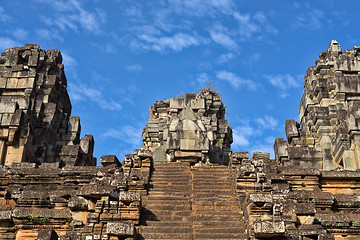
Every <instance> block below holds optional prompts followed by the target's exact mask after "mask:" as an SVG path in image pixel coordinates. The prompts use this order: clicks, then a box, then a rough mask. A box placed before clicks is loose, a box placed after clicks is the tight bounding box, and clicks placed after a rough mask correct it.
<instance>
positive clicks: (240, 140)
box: [232, 124, 258, 148]
mask: <svg viewBox="0 0 360 240" xmlns="http://www.w3.org/2000/svg"><path fill="white" fill-rule="evenodd" d="M257 133H258V132H257V131H256V130H255V129H254V128H253V127H251V126H249V125H248V124H245V125H243V126H239V127H235V128H233V144H232V146H233V147H235V148H237V147H241V146H248V145H249V144H250V140H249V139H250V137H252V136H254V135H256V134H257Z"/></svg>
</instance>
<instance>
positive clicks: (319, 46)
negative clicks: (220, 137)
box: [0, 0, 360, 160]
mask: <svg viewBox="0 0 360 240" xmlns="http://www.w3.org/2000/svg"><path fill="white" fill-rule="evenodd" d="M358 9H360V2H359V1H346V0H345V1H332V0H317V1H288V0H274V1H268V0H263V1H256V0H254V1H241V0H238V1H235V0H154V1H152V0H146V1H145V0H144V1H134V0H118V1H110V0H108V1H99V0H87V1H82V0H65V1H60V0H51V1H49V0H17V1H13V0H1V1H0V29H1V31H0V51H1V52H2V51H4V49H6V48H9V47H14V46H23V45H24V44H25V43H36V44H39V45H40V47H41V48H42V49H60V51H61V52H62V54H63V58H64V65H65V73H66V76H67V79H68V91H69V94H70V98H71V101H72V105H73V110H72V115H74V116H80V119H81V124H82V136H83V135H85V134H93V135H94V138H95V153H94V155H95V156H96V157H97V158H98V160H99V159H100V156H101V155H105V154H116V155H117V156H118V158H119V159H123V155H124V154H126V153H132V152H133V150H134V149H135V148H140V147H141V142H142V138H141V131H142V128H143V126H144V125H145V124H146V123H147V120H148V118H149V110H148V109H149V107H150V106H151V105H152V104H153V102H154V101H156V100H162V99H163V98H171V97H176V96H178V95H180V94H184V93H189V92H190V93H191V92H197V91H198V89H199V88H202V87H203V86H205V85H207V84H208V83H209V82H210V81H211V80H213V81H214V86H215V87H216V88H217V89H218V90H219V92H220V93H221V95H222V100H223V102H224V104H225V105H227V106H228V107H227V112H228V114H227V115H226V118H227V119H228V120H229V125H230V126H232V128H233V132H234V143H233V145H232V149H233V151H249V152H253V151H265V152H271V155H272V156H273V143H274V140H275V138H277V137H284V136H285V134H284V124H285V120H286V119H292V118H294V119H296V120H297V119H298V105H299V102H300V99H301V96H302V93H303V85H302V83H303V76H304V75H305V73H306V70H307V68H308V67H309V66H313V65H314V62H315V60H316V59H317V58H318V55H319V54H320V53H321V52H322V51H325V50H326V49H327V46H328V44H329V43H330V41H331V40H332V39H336V40H337V41H338V42H339V43H340V45H341V47H342V49H343V50H344V49H346V48H352V47H353V46H354V45H359V44H360V43H359V42H360V40H359V39H360V32H359V31H357V30H358V26H359V14H358Z"/></svg>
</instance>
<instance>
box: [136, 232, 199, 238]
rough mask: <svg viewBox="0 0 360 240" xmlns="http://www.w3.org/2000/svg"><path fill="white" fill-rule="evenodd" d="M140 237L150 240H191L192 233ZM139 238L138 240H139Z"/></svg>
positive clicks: (153, 234) (149, 234)
mask: <svg viewBox="0 0 360 240" xmlns="http://www.w3.org/2000/svg"><path fill="white" fill-rule="evenodd" d="M141 237H142V238H143V239H146V240H150V239H179V240H180V239H189V240H191V239H192V233H142V234H141ZM141 237H140V239H141Z"/></svg>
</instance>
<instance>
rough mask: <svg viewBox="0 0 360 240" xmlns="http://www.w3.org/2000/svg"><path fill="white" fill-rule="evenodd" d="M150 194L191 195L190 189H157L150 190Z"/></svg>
mask: <svg viewBox="0 0 360 240" xmlns="http://www.w3.org/2000/svg"><path fill="white" fill-rule="evenodd" d="M149 194H151V195H164V196H165V195H170V196H182V197H189V196H190V195H191V192H190V191H186V192H185V191H180V192H173V191H157V190H154V191H153V190H150V191H149Z"/></svg>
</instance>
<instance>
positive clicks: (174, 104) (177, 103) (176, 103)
mask: <svg viewBox="0 0 360 240" xmlns="http://www.w3.org/2000/svg"><path fill="white" fill-rule="evenodd" d="M184 107H185V100H184V99H182V98H171V99H170V108H176V109H183V108H184Z"/></svg>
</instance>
